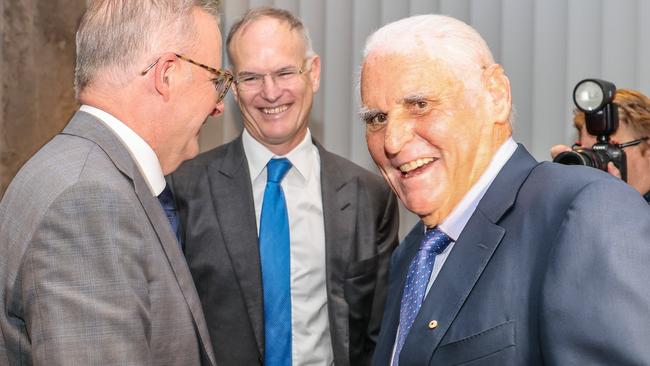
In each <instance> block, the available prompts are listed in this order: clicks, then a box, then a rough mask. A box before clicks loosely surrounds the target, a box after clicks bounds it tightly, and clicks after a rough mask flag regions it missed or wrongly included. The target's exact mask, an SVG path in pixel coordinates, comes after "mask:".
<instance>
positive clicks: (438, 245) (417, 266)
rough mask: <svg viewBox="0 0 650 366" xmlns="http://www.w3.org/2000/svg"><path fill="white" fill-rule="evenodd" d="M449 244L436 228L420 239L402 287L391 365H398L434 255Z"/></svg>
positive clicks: (422, 296) (420, 304)
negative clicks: (395, 341) (420, 241)
mask: <svg viewBox="0 0 650 366" xmlns="http://www.w3.org/2000/svg"><path fill="white" fill-rule="evenodd" d="M451 242H452V240H451V238H449V237H448V236H447V235H446V234H445V233H443V232H442V231H441V230H440V229H438V227H437V226H436V227H435V228H433V229H427V231H426V233H425V234H424V237H423V238H422V243H420V249H418V252H417V254H416V255H415V258H413V261H412V262H411V265H410V266H409V271H408V274H407V275H406V286H405V287H404V294H403V295H402V303H401V306H400V311H399V333H398V335H397V348H396V349H395V358H394V359H393V360H394V362H393V365H397V364H398V363H399V354H400V352H401V351H402V347H403V346H404V341H405V340H406V336H408V334H409V331H410V330H411V326H413V321H414V320H415V317H416V316H417V315H418V312H419V311H420V306H422V302H423V301H424V295H425V294H426V292H427V285H428V284H429V278H430V277H431V271H432V270H433V263H434V261H435V259H436V255H438V254H440V253H442V252H443V251H444V250H445V248H447V246H448V245H449V244H450V243H451Z"/></svg>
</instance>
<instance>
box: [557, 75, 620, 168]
mask: <svg viewBox="0 0 650 366" xmlns="http://www.w3.org/2000/svg"><path fill="white" fill-rule="evenodd" d="M615 94H616V86H615V85H614V84H613V83H610V82H609V81H605V80H600V79H585V80H582V81H580V82H579V83H578V84H576V86H575V88H574V89H573V102H574V103H575V105H576V107H578V109H580V110H581V111H583V112H584V114H585V127H586V128H587V132H589V134H591V135H594V136H596V143H595V144H594V146H592V147H591V149H589V148H587V147H583V146H575V145H574V147H573V150H572V151H566V152H563V153H561V154H559V155H558V156H556V157H555V159H553V161H554V162H556V163H560V164H566V165H585V166H590V167H593V168H596V169H600V170H604V171H607V164H608V163H609V162H612V163H614V166H616V168H618V170H619V171H620V172H621V178H622V179H623V180H624V181H627V159H626V157H625V151H623V148H624V147H626V146H623V145H619V144H612V143H610V136H611V135H612V134H613V133H614V132H616V129H617V128H618V106H617V105H616V104H615V103H614V102H613V100H614V95H615Z"/></svg>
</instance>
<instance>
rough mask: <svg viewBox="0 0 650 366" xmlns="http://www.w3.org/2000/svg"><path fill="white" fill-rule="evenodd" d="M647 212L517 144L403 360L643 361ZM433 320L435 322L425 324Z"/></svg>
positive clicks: (614, 186) (394, 265)
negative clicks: (536, 159) (542, 159)
mask: <svg viewBox="0 0 650 366" xmlns="http://www.w3.org/2000/svg"><path fill="white" fill-rule="evenodd" d="M422 234H423V227H422V224H421V223H420V224H418V225H416V227H415V228H414V229H413V230H412V231H411V233H410V234H409V235H408V236H407V237H406V238H405V240H404V242H403V243H402V244H401V245H400V246H399V247H398V249H397V250H396V251H395V253H394V254H393V256H392V258H391V266H390V272H389V288H388V291H389V294H388V300H387V303H386V308H385V309H386V310H385V313H384V318H383V323H382V328H381V333H380V336H379V341H378V344H377V349H376V352H375V356H374V360H373V361H374V364H375V365H388V364H390V358H391V354H392V350H393V344H394V341H395V334H396V331H397V327H398V323H399V307H400V300H401V297H402V290H403V287H404V282H405V279H406V272H407V269H408V266H409V264H410V262H411V260H412V259H413V257H414V255H415V253H416V251H417V249H418V245H419V243H420V239H421V237H422ZM649 282H650V208H649V206H648V205H647V203H645V201H644V200H643V199H642V198H641V196H640V195H639V194H638V192H636V191H634V190H633V189H632V188H630V187H629V186H628V185H626V184H624V183H622V182H621V181H620V180H617V179H615V178H612V177H610V176H609V175H607V174H605V173H604V172H600V171H598V170H596V169H592V168H586V167H575V166H573V167H569V166H564V165H560V164H555V163H549V162H546V163H541V164H539V163H537V162H536V161H535V160H534V159H533V157H532V156H530V154H529V153H528V152H527V151H526V150H525V149H524V148H523V147H522V146H519V148H518V149H517V150H516V152H515V153H514V155H513V156H512V157H511V158H510V159H509V161H508V162H507V163H506V165H505V166H504V168H503V169H502V170H501V172H500V173H499V174H498V176H497V177H496V179H495V180H494V182H493V183H492V184H491V186H490V187H489V188H488V191H487V192H486V194H485V196H484V197H483V198H482V199H481V201H480V203H479V205H478V207H477V209H476V211H475V212H474V214H473V215H472V217H471V218H470V220H469V222H468V223H467V225H466V226H465V229H464V230H463V231H462V233H461V235H460V237H459V238H458V241H457V242H456V244H455V246H454V248H453V249H452V251H451V253H450V255H449V257H448V258H447V261H446V262H445V265H444V266H443V268H442V271H441V272H440V274H439V275H438V277H437V279H436V281H435V283H434V284H433V286H432V288H431V290H430V292H429V293H428V295H427V297H426V299H425V301H424V303H423V305H422V308H421V309H420V312H419V314H418V316H417V318H416V319H415V322H414V325H413V327H412V328H411V331H410V333H409V335H408V337H407V339H406V342H405V344H404V347H403V350H402V352H401V355H400V362H399V364H400V365H402V366H404V365H459V364H462V365H500V366H502V365H517V366H519V365H544V364H549V365H650V347H648V341H649V340H650V285H649ZM432 320H436V321H437V327H430V326H429V324H430V322H431V321H432Z"/></svg>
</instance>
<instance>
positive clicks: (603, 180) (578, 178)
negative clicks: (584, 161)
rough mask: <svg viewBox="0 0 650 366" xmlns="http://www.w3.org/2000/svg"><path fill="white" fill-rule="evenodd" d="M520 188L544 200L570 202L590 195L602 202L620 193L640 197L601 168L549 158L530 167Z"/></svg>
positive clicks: (632, 197) (596, 200)
mask: <svg viewBox="0 0 650 366" xmlns="http://www.w3.org/2000/svg"><path fill="white" fill-rule="evenodd" d="M523 189H524V190H526V191H528V192H537V193H536V194H537V195H538V196H539V197H540V198H542V199H546V200H549V199H553V198H555V199H556V200H557V199H560V200H563V201H569V202H571V201H573V200H575V199H585V198H589V199H593V200H594V202H596V203H598V202H600V203H603V202H607V201H609V200H610V199H611V198H613V197H619V196H620V197H628V198H627V199H632V200H635V199H636V198H638V199H640V200H642V197H640V195H639V194H638V192H636V191H634V189H633V188H632V187H630V186H629V185H628V184H626V183H625V182H623V181H622V180H620V179H618V178H615V177H613V176H611V175H609V174H607V173H605V172H603V171H600V170H598V169H594V168H589V167H584V166H569V165H562V164H557V163H551V162H544V163H542V164H539V165H538V166H537V167H536V168H535V169H533V171H532V172H531V174H530V176H529V178H528V179H527V180H526V183H525V184H524V187H523Z"/></svg>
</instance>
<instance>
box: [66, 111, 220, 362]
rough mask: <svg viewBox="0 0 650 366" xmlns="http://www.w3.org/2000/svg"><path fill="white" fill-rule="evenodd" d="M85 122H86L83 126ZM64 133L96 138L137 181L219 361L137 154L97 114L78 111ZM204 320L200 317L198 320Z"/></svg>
mask: <svg viewBox="0 0 650 366" xmlns="http://www.w3.org/2000/svg"><path fill="white" fill-rule="evenodd" d="M81 123H83V126H81ZM62 133H64V134H71V135H76V136H79V137H83V138H86V139H88V140H91V141H93V142H95V143H96V144H97V145H98V146H99V147H100V148H101V149H102V150H104V152H105V153H106V154H107V155H108V157H109V158H110V159H111V160H112V161H113V163H114V164H115V166H116V167H117V168H118V169H119V170H120V171H121V172H122V173H124V174H125V175H126V176H128V177H129V178H130V179H131V180H132V181H133V186H134V190H135V194H136V196H137V197H138V199H139V200H140V203H141V204H142V207H143V208H144V211H145V213H146V215H147V217H148V218H149V221H150V222H151V225H152V226H153V228H154V231H155V232H156V234H157V236H158V238H159V240H160V243H161V246H162V248H163V252H164V253H165V255H166V256H167V260H168V261H169V264H170V266H171V268H172V271H173V272H174V275H175V276H176V280H177V281H178V285H179V287H180V290H181V292H182V294H183V297H184V298H185V301H186V302H187V305H188V307H189V309H190V312H191V314H192V317H193V320H194V324H195V326H196V329H197V332H198V334H199V337H200V341H201V343H202V344H203V349H204V350H205V352H206V354H207V356H208V358H209V360H210V362H211V363H212V365H216V363H215V361H214V360H215V358H214V353H213V350H212V346H211V343H210V338H209V336H208V329H207V327H206V324H205V321H204V320H203V319H204V316H203V310H202V308H201V304H200V302H199V297H198V295H197V293H196V288H195V287H194V282H193V281H192V276H191V274H190V271H189V268H188V267H187V263H186V262H185V259H184V257H183V255H182V253H181V251H180V248H179V246H178V242H177V239H176V237H175V235H174V234H173V233H172V230H171V227H170V225H169V222H168V221H167V217H166V216H165V213H164V212H163V209H162V207H161V206H160V204H159V203H158V200H157V199H156V197H154V196H153V195H152V194H151V191H150V190H149V188H148V186H147V184H146V183H145V181H144V178H143V177H142V174H141V173H140V171H139V170H138V169H137V168H136V165H135V162H134V160H133V158H132V157H131V156H130V155H129V153H128V150H127V149H126V148H125V147H124V145H123V144H122V142H121V141H120V140H119V139H118V138H117V137H116V136H115V135H114V134H113V132H111V131H110V130H109V129H108V127H106V126H105V125H104V124H103V123H102V122H101V121H99V120H97V119H96V118H95V117H93V116H91V115H89V114H87V113H84V112H77V114H76V115H75V116H74V117H73V118H72V121H71V122H70V124H69V125H68V127H66V129H65V130H64V131H63V132H62ZM199 319H200V320H201V321H198V320H199Z"/></svg>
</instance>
